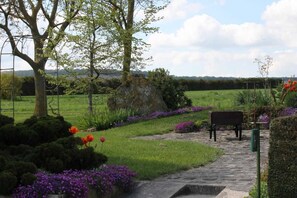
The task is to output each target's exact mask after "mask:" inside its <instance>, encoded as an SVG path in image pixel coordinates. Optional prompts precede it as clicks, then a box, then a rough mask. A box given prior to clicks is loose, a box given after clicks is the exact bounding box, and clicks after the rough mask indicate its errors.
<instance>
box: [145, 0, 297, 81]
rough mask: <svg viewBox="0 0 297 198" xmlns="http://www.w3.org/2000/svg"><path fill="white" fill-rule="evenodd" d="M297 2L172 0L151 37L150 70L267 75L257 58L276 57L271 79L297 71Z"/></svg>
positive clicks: (216, 74)
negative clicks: (261, 72) (262, 73)
mask: <svg viewBox="0 0 297 198" xmlns="http://www.w3.org/2000/svg"><path fill="white" fill-rule="evenodd" d="M296 10H297V1H296V0H172V1H171V3H170V4H169V5H168V6H167V8H166V9H165V10H163V11H161V13H159V14H160V15H162V16H164V19H162V20H161V21H159V22H158V23H156V24H155V25H157V26H158V27H159V28H160V29H159V32H158V33H154V34H152V35H149V36H148V37H147V38H146V41H147V42H148V43H149V44H151V48H150V51H149V53H148V55H151V56H153V59H154V61H153V62H152V63H151V65H150V66H148V67H147V68H146V69H147V70H153V69H155V68H160V67H162V68H165V69H167V70H168V71H169V73H170V74H171V75H176V76H217V77H261V75H260V73H259V69H258V68H259V67H258V64H257V63H256V62H255V59H256V58H257V59H260V60H263V61H264V60H265V59H264V58H265V56H270V57H272V58H273V64H272V65H271V67H270V68H269V74H268V76H269V77H284V76H285V77H292V76H296V75H297V67H296V63H297V24H296V21H297V12H296Z"/></svg>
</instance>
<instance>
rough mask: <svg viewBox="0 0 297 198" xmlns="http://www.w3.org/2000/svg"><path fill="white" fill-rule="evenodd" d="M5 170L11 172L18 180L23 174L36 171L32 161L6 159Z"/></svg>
mask: <svg viewBox="0 0 297 198" xmlns="http://www.w3.org/2000/svg"><path fill="white" fill-rule="evenodd" d="M5 171H8V172H11V173H12V174H13V175H15V176H16V177H17V178H18V181H20V179H21V176H22V175H23V174H25V173H33V174H34V173H36V172H37V167H36V166H35V164H33V163H32V162H24V161H8V162H7V164H6V166H5Z"/></svg>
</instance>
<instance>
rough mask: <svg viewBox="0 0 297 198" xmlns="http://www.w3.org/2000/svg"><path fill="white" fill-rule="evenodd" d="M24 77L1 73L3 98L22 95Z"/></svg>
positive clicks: (13, 97) (14, 97)
mask: <svg viewBox="0 0 297 198" xmlns="http://www.w3.org/2000/svg"><path fill="white" fill-rule="evenodd" d="M21 88H22V79H21V78H20V77H18V76H13V75H12V74H3V73H2V74H1V89H2V91H1V98H3V99H16V97H17V96H20V95H21Z"/></svg>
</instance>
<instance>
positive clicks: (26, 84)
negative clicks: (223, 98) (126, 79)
mask: <svg viewBox="0 0 297 198" xmlns="http://www.w3.org/2000/svg"><path fill="white" fill-rule="evenodd" d="M5 76H6V75H5V74H2V83H1V89H2V94H6V95H7V96H2V98H4V99H5V98H10V97H11V96H10V94H9V93H8V91H5V90H6V89H7V90H8V87H10V86H11V85H12V84H11V82H9V81H11V79H12V78H11V77H5ZM8 76H11V75H8ZM283 80H284V79H282V78H269V80H268V84H269V85H270V86H271V87H272V88H275V87H277V86H278V85H279V84H280V83H281V82H282V81H283ZM173 81H174V83H175V85H176V86H179V85H181V86H183V88H184V90H187V91H199V90H224V89H254V88H257V89H262V88H264V79H263V78H226V79H222V78H218V80H215V79H211V80H208V79H202V78H200V79H199V78H197V79H192V78H174V80H173ZM16 82H17V83H16ZM69 84H70V85H71V82H70V81H69ZM94 84H95V86H94V93H95V94H107V93H111V92H112V91H113V90H115V89H116V88H117V87H118V86H120V85H121V80H120V78H104V79H102V78H100V79H97V80H96V81H95V82H94ZM14 85H15V94H16V96H17V95H22V96H34V95H35V88H34V77H33V76H25V77H18V76H16V77H15V83H14ZM70 87H71V86H70ZM46 89H47V94H49V95H53V94H57V93H58V94H60V95H63V94H65V92H66V88H65V87H63V86H56V85H52V84H50V83H49V82H47V83H46ZM76 94H86V93H85V92H84V91H79V92H76Z"/></svg>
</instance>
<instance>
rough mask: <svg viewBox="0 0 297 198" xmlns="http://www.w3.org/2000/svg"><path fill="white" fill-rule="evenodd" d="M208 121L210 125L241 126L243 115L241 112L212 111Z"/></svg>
mask: <svg viewBox="0 0 297 198" xmlns="http://www.w3.org/2000/svg"><path fill="white" fill-rule="evenodd" d="M210 121H211V124H212V125H213V124H216V125H241V124H242V122H243V113H242V111H213V112H211V116H210Z"/></svg>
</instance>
